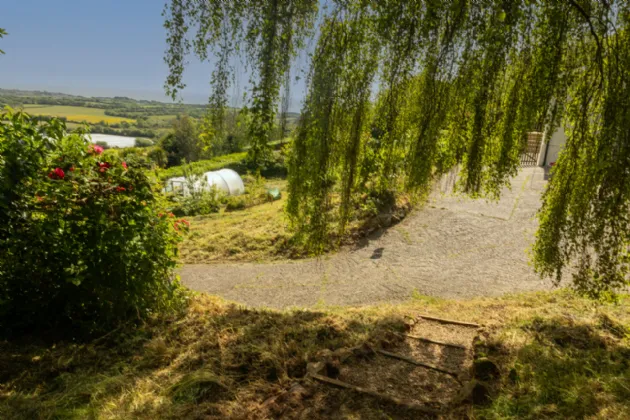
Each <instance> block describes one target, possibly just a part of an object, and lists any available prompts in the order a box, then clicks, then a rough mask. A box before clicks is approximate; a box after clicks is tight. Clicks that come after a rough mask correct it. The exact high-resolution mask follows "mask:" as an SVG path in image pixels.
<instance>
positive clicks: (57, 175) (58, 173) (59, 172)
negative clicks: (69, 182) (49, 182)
mask: <svg viewBox="0 0 630 420" xmlns="http://www.w3.org/2000/svg"><path fill="white" fill-rule="evenodd" d="M65 176H66V173H65V172H64V171H63V169H61V168H55V170H54V171H50V173H49V174H48V178H50V179H63V178H64V177H65Z"/></svg>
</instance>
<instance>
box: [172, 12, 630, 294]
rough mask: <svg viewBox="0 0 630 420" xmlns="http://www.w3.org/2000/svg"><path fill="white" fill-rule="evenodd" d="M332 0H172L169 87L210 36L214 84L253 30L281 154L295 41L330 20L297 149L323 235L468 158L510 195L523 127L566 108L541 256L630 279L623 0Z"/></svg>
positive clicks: (602, 283)
mask: <svg viewBox="0 0 630 420" xmlns="http://www.w3.org/2000/svg"><path fill="white" fill-rule="evenodd" d="M214 3H216V4H214ZM318 3H319V2H316V1H310V2H308V1H280V0H260V1H257V2H247V1H246V2H238V6H232V5H230V6H226V4H228V3H224V2H219V1H216V2H215V1H209V2H196V1H192V0H172V2H171V6H170V9H169V10H168V15H167V29H168V30H169V50H168V52H167V61H168V62H169V64H170V65H171V67H170V68H171V74H170V77H169V79H168V80H167V85H168V86H170V87H171V88H172V90H171V92H172V93H174V92H175V91H176V90H177V89H179V88H181V87H182V77H181V76H182V70H183V60H184V56H185V54H186V53H187V52H188V51H189V50H190V48H191V45H193V46H194V47H195V50H196V51H197V52H198V54H199V53H200V52H201V55H200V56H202V57H203V51H205V49H207V47H208V46H213V47H216V48H218V50H219V51H220V52H219V53H218V54H217V57H218V60H217V63H218V64H217V70H215V76H213V79H212V80H213V86H214V89H215V94H216V95H222V94H223V93H224V90H223V89H222V86H224V83H225V82H224V80H226V79H223V78H221V77H218V76H217V75H219V74H224V73H226V72H227V70H226V69H224V68H223V67H225V66H226V65H225V64H223V63H227V62H229V61H225V60H224V56H223V55H222V53H223V52H225V51H232V50H233V49H234V47H233V46H234V45H238V44H239V42H241V41H244V42H245V45H247V47H246V49H245V51H246V56H247V57H248V58H249V61H250V62H251V63H253V64H254V66H255V68H256V69H257V78H256V79H255V80H254V83H253V86H254V87H253V90H252V110H253V111H254V114H253V122H254V123H253V124H252V127H251V128H250V135H251V136H252V139H251V140H252V142H253V148H252V151H251V157H252V160H254V161H259V160H262V159H264V157H265V156H266V154H267V153H268V139H269V133H270V132H271V127H272V126H273V122H274V118H275V114H276V111H277V107H278V103H277V102H278V98H279V91H280V88H281V85H282V82H283V80H284V79H283V76H285V77H286V74H287V72H288V71H289V70H290V69H289V67H290V58H291V57H293V55H294V54H295V53H296V51H297V50H298V49H299V48H301V47H302V46H303V45H302V44H303V43H302V41H303V40H304V37H305V36H307V35H308V33H309V31H310V29H311V27H312V25H313V23H314V22H316V21H317V22H320V24H319V27H318V28H317V31H315V34H316V36H317V45H316V47H315V50H314V52H313V54H312V62H311V69H310V73H309V78H308V93H307V95H306V98H305V100H304V104H303V108H302V114H301V119H300V122H299V127H298V129H297V132H296V133H295V136H294V141H293V148H292V152H291V156H290V159H289V194H290V196H289V201H288V205H287V213H288V215H289V217H290V220H291V222H292V224H293V226H294V227H295V228H296V230H297V232H298V237H301V238H303V239H304V240H305V241H306V242H307V243H309V244H311V245H312V246H313V249H315V250H321V249H322V246H323V244H325V243H326V242H327V241H328V240H329V238H330V235H331V234H338V233H343V231H344V229H345V227H346V225H347V224H348V222H349V221H351V220H352V219H353V218H354V217H355V216H356V214H357V212H358V211H359V210H360V209H361V208H362V207H363V206H364V204H365V202H366V200H368V199H370V198H373V199H375V200H376V201H378V200H381V201H384V200H385V201H386V200H387V198H388V197H389V198H391V197H392V196H395V195H396V194H397V193H398V192H401V191H406V192H411V193H426V192H427V191H428V189H429V188H430V186H431V185H432V182H433V180H435V179H436V177H439V176H441V175H442V174H444V173H446V172H447V171H449V170H451V169H453V168H455V167H458V168H459V169H460V177H459V183H458V188H459V189H460V190H461V191H464V192H466V193H468V194H470V195H473V196H477V195H485V196H491V197H497V196H498V194H499V192H500V191H501V188H502V187H504V186H505V185H507V184H508V183H509V179H510V177H511V176H513V175H514V174H515V173H516V172H517V171H518V165H519V157H520V155H521V153H522V152H523V151H524V150H525V147H526V145H527V133H528V132H530V131H541V130H544V131H546V133H547V136H549V135H550V134H551V133H552V132H553V131H555V129H556V128H557V127H558V125H560V124H562V126H563V127H564V128H565V130H566V132H567V135H568V140H567V145H566V149H565V152H564V153H563V154H562V155H561V157H560V159H559V160H558V162H557V165H556V168H555V170H554V174H553V178H552V180H551V182H550V183H549V186H548V188H547V190H546V192H545V194H544V197H543V207H542V209H541V210H540V214H539V218H540V229H539V232H538V236H537V242H536V244H535V247H534V263H535V266H536V269H537V270H538V271H539V272H540V273H541V274H542V275H546V276H553V277H555V278H556V280H557V281H560V279H561V274H562V272H563V270H564V268H565V267H567V266H574V265H575V266H576V268H577V269H576V270H575V272H576V274H575V276H574V280H575V282H574V283H575V285H576V286H577V288H578V289H579V290H581V291H582V292H585V293H590V294H592V295H593V296H602V295H603V294H606V293H608V292H610V291H611V290H613V289H614V288H618V287H621V286H623V285H627V284H628V276H629V273H628V269H629V264H630V255H628V251H629V248H628V246H629V242H630V212H629V210H630V208H629V203H630V179H628V178H629V177H630V34H629V33H628V30H629V27H628V26H629V25H628V24H629V20H630V5H629V4H628V2H627V1H623V0H608V1H598V0H567V1H557V0H502V1H495V0H474V1H473V0H440V1H438V0H415V1H409V0H330V1H328V2H327V3H328V6H329V7H327V8H321V9H319V8H318ZM215 6H216V7H215ZM242 22H243V23H242ZM191 25H197V26H198V31H197V35H196V38H194V39H192V40H188V38H187V36H186V33H187V31H188V27H189V26H191ZM225 34H229V36H226V35H225ZM222 35H223V36H222ZM224 45H225V46H224ZM204 48H205V49H204ZM236 49H238V48H236ZM222 66H223V67H222ZM211 103H212V105H213V108H216V109H219V108H221V106H222V105H221V104H220V103H219V102H211ZM216 125H217V126H219V124H218V123H217V124H216Z"/></svg>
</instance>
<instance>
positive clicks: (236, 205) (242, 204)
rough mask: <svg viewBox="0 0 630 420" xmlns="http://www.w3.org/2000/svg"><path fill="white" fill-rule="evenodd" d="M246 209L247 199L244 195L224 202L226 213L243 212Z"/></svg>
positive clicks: (232, 197)
mask: <svg viewBox="0 0 630 420" xmlns="http://www.w3.org/2000/svg"><path fill="white" fill-rule="evenodd" d="M247 207H248V202H247V198H246V197H245V196H244V195H236V196H234V195H233V196H230V197H228V198H227V200H226V202H225V210H226V211H234V210H243V209H245V208H247Z"/></svg>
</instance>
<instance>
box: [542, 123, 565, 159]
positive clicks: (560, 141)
mask: <svg viewBox="0 0 630 420" xmlns="http://www.w3.org/2000/svg"><path fill="white" fill-rule="evenodd" d="M566 143H567V135H566V133H565V132H564V127H558V129H557V130H556V132H555V133H553V135H552V136H551V141H550V142H549V148H548V149H547V159H546V161H545V162H544V164H545V165H548V164H550V163H552V162H557V161H558V156H559V155H560V152H561V151H562V150H563V149H564V145H565V144H566Z"/></svg>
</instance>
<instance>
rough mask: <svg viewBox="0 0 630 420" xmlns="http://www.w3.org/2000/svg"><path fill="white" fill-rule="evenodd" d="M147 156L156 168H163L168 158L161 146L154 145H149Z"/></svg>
mask: <svg viewBox="0 0 630 420" xmlns="http://www.w3.org/2000/svg"><path fill="white" fill-rule="evenodd" d="M147 157H148V158H149V159H150V160H151V162H153V163H154V164H155V165H156V166H157V167H158V168H164V167H165V166H166V163H167V162H168V158H167V156H166V152H165V151H164V149H162V148H161V147H158V146H155V147H151V148H150V149H149V151H148V153H147Z"/></svg>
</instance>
